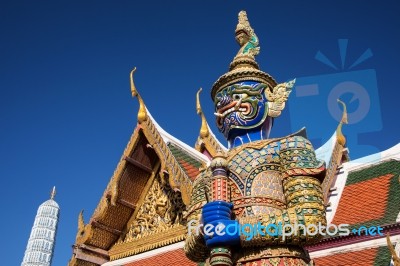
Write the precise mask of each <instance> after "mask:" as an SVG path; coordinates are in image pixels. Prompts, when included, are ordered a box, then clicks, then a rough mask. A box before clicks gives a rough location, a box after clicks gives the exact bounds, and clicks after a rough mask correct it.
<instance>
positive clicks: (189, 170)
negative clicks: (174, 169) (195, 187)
mask: <svg viewBox="0 0 400 266" xmlns="http://www.w3.org/2000/svg"><path fill="white" fill-rule="evenodd" d="M178 162H179V164H180V165H181V166H182V167H183V168H184V170H185V172H186V174H187V175H188V176H189V178H190V179H192V180H195V179H196V177H197V176H198V175H199V173H200V171H199V169H197V168H196V167H194V166H193V165H191V164H189V163H187V162H185V161H184V160H179V161H178Z"/></svg>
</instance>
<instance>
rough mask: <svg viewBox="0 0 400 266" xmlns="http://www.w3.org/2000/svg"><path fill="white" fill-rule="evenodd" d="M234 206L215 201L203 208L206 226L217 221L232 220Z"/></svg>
mask: <svg viewBox="0 0 400 266" xmlns="http://www.w3.org/2000/svg"><path fill="white" fill-rule="evenodd" d="M232 208H233V204H232V203H230V202H226V201H213V202H210V203H207V204H206V205H204V206H203V211H202V216H203V223H204V225H206V224H208V223H210V222H213V221H216V220H231V215H232Z"/></svg>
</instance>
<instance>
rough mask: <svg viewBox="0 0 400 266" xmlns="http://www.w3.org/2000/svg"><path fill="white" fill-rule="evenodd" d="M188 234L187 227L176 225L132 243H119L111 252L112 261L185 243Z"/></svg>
mask: <svg viewBox="0 0 400 266" xmlns="http://www.w3.org/2000/svg"><path fill="white" fill-rule="evenodd" d="M186 233H187V229H186V226H184V225H175V226H173V227H172V228H168V229H161V230H156V231H154V232H152V233H150V234H147V235H143V236H142V237H140V238H137V239H134V240H132V241H131V242H126V243H122V242H121V243H117V244H115V245H114V246H113V247H112V248H111V249H110V250H109V255H110V261H113V260H117V259H121V258H126V257H129V256H133V255H136V254H139V253H142V252H146V251H149V250H153V249H156V248H160V247H164V246H167V245H171V244H174V243H177V242H180V241H183V240H184V239H185V238H186Z"/></svg>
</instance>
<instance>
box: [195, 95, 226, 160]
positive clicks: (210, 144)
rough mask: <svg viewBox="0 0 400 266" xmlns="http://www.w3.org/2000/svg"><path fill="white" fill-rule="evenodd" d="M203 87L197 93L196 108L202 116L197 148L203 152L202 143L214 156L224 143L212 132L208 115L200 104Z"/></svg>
mask: <svg viewBox="0 0 400 266" xmlns="http://www.w3.org/2000/svg"><path fill="white" fill-rule="evenodd" d="M201 91H202V89H201V88H200V89H199V90H198V91H197V94H196V110H197V114H198V115H199V116H200V117H201V128H200V134H199V137H198V139H197V141H196V146H195V148H196V150H198V151H200V152H202V147H201V146H202V145H204V148H205V149H206V150H207V151H208V152H209V153H210V155H211V156H214V155H215V154H216V153H217V151H218V150H222V149H223V147H222V145H221V144H220V143H219V142H218V140H217V139H216V138H215V136H214V135H213V134H212V133H211V132H210V127H209V126H208V123H207V120H206V117H205V116H204V113H203V110H202V109H201V104H200V92H201Z"/></svg>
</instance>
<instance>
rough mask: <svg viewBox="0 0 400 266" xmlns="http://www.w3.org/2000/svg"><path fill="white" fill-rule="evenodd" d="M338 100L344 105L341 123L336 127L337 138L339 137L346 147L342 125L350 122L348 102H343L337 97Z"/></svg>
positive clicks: (340, 142)
mask: <svg viewBox="0 0 400 266" xmlns="http://www.w3.org/2000/svg"><path fill="white" fill-rule="evenodd" d="M337 101H338V103H340V104H342V105H343V115H342V119H341V120H340V123H339V125H338V127H337V129H336V138H337V141H338V143H339V144H340V145H342V146H343V147H344V145H345V144H346V137H345V136H344V135H343V133H342V125H343V124H347V123H348V121H347V108H346V104H345V103H344V102H342V101H341V100H340V99H337Z"/></svg>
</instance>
